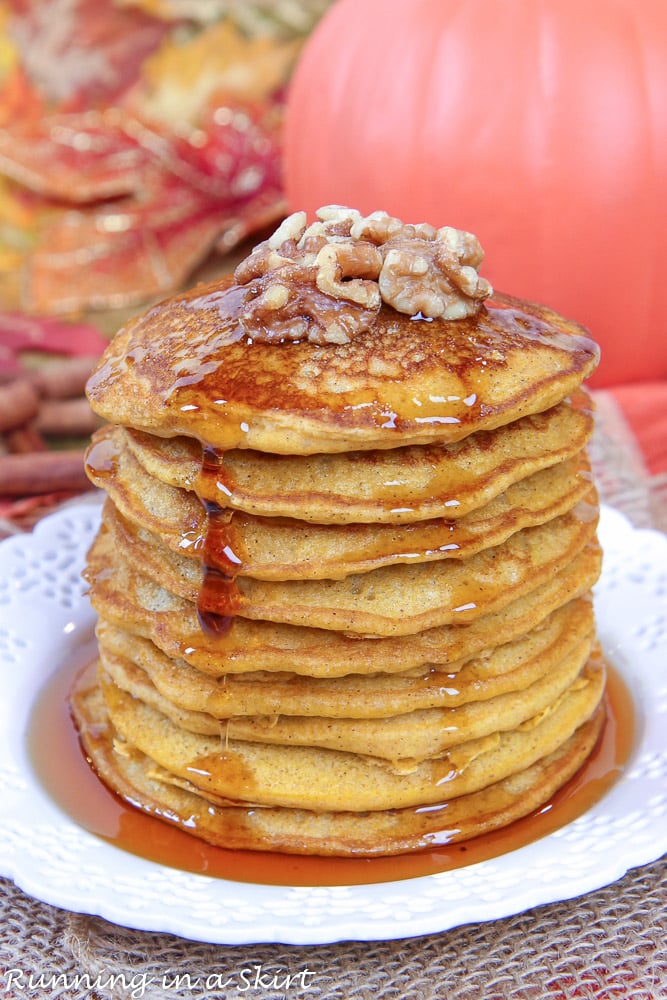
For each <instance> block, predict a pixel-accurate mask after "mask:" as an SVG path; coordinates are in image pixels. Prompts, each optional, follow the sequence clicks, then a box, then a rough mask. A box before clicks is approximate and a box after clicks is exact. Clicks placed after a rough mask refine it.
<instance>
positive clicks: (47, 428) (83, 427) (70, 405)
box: [34, 396, 100, 437]
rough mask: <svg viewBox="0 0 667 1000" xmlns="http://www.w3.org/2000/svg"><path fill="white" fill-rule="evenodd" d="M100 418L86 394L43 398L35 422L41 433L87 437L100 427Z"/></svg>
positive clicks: (36, 428)
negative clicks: (94, 411) (62, 397)
mask: <svg viewBox="0 0 667 1000" xmlns="http://www.w3.org/2000/svg"><path fill="white" fill-rule="evenodd" d="M99 425H100V420H99V418H98V417H97V415H96V414H95V413H93V411H92V410H91V408H90V404H89V402H88V400H87V399H86V398H85V396H80V397H79V398H78V399H45V400H42V402H41V404H40V407H39V410H38V412H37V417H36V419H35V422H34V427H35V430H37V431H38V432H39V433H40V434H51V435H59V436H61V437H85V436H86V435H88V434H92V433H93V431H94V430H95V429H96V428H97V427H99Z"/></svg>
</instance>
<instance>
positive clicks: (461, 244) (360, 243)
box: [235, 205, 493, 344]
mask: <svg viewBox="0 0 667 1000" xmlns="http://www.w3.org/2000/svg"><path fill="white" fill-rule="evenodd" d="M483 257H484V254H483V251H482V248H481V247H480V245H479V242H478V240H477V238H476V237H475V236H473V235H472V234H471V233H466V232H462V231H460V230H457V229H452V228H451V227H448V226H445V227H443V228H441V229H436V228H435V227H434V226H430V225H428V224H427V223H419V224H418V225H409V224H406V223H403V222H401V220H400V219H396V218H394V217H392V216H390V215H388V214H387V213H386V212H372V213H371V214H370V215H368V216H362V215H361V213H360V212H358V211H356V210H355V209H351V208H346V207H345V206H342V205H327V206H325V207H324V208H321V209H319V211H318V212H317V220H316V221H315V222H313V223H312V224H311V225H307V220H306V214H305V212H295V213H294V214H293V215H290V216H288V218H287V219H285V220H284V221H283V223H282V224H281V225H280V226H279V227H278V229H277V230H276V231H275V233H274V234H273V235H272V236H271V237H270V238H269V239H268V240H266V241H265V242H264V243H261V244H259V246H258V247H257V248H256V249H255V250H254V251H253V252H252V253H251V254H250V256H249V257H248V258H246V260H244V261H242V262H241V263H240V264H239V266H238V267H237V269H236V271H235V279H236V281H237V283H238V284H240V285H247V286H248V291H249V296H248V300H247V303H246V307H245V308H244V313H243V317H242V319H241V322H242V324H243V326H244V328H245V330H246V332H247V333H248V334H249V335H250V336H252V337H254V338H258V339H262V340H269V341H281V340H301V339H304V338H307V339H308V340H310V341H312V342H313V343H316V344H326V343H339V344H341V343H347V341H348V340H350V339H351V338H352V337H353V336H354V335H355V334H356V333H360V332H362V331H363V330H366V329H368V328H369V327H370V326H371V325H372V324H373V322H374V320H375V317H376V316H377V314H378V312H379V310H380V308H381V305H382V302H385V303H386V304H387V305H390V306H392V307H393V308H394V309H396V310H397V312H401V313H406V314H408V315H411V316H413V315H417V314H420V315H422V316H424V317H428V318H433V319H435V318H441V319H445V320H453V319H461V318H463V317H465V316H469V315H471V314H472V313H474V312H475V311H477V310H478V309H479V308H480V306H481V303H482V301H483V300H484V299H485V298H487V297H488V296H489V295H491V294H492V292H493V289H492V288H491V286H490V285H489V283H488V281H486V279H484V278H480V276H479V274H478V273H477V269H478V267H479V265H480V264H481V262H482V259H483Z"/></svg>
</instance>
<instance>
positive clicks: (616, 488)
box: [0, 393, 667, 1000]
mask: <svg viewBox="0 0 667 1000" xmlns="http://www.w3.org/2000/svg"><path fill="white" fill-rule="evenodd" d="M592 458H593V464H594V468H595V473H596V477H597V480H598V483H599V485H600V488H601V493H602V496H603V499H604V500H605V501H606V502H608V503H612V504H613V505H614V506H616V507H618V508H619V509H621V510H623V511H624V512H625V513H626V514H627V516H628V517H629V518H630V519H631V520H632V521H633V523H634V524H635V525H636V526H637V527H649V526H655V527H660V528H662V529H663V530H665V529H667V503H666V502H665V501H666V500H667V482H665V479H664V477H662V478H658V479H651V478H650V477H649V475H648V473H647V471H646V468H645V466H644V463H643V461H642V459H641V456H640V455H639V454H638V452H637V449H636V447H635V444H634V441H633V438H632V435H631V433H630V431H629V429H628V427H627V425H626V424H625V421H624V419H623V416H622V413H621V412H620V411H619V409H618V408H617V407H616V405H615V403H614V400H613V397H612V396H611V395H610V394H606V393H599V394H598V426H597V431H596V435H595V438H594V441H593V444H592ZM555 863H556V862H555ZM0 914H1V923H0V998H1V1000H22V998H26V1000H27V998H31V1000H42V998H44V1000H55V998H58V1000H127V998H145V1000H210V998H220V1000H233V998H239V997H244V996H247V997H251V998H253V1000H279V998H280V1000H287V998H302V997H313V998H318V1000H385V998H386V1000H390V998H391V1000H404V998H405V1000H413V998H414V1000H430V998H434V1000H435V998H438V1000H496V998H497V1000H501V998H502V1000H504V998H521V1000H523V998H525V1000H569V998H573V1000H574V998H577V1000H579V998H586V1000H588V998H591V1000H612V998H614V1000H622V998H632V1000H659V998H667V949H666V947H665V942H666V941H667V858H663V859H662V860H658V861H656V862H655V863H653V864H650V865H646V866H644V867H642V868H639V869H636V870H633V871H631V872H629V873H627V874H626V875H625V877H624V878H622V879H621V880H620V881H618V882H616V883H614V884H613V885H610V886H607V887H604V888H601V889H599V890H597V891H596V892H592V893H589V894H587V895H585V896H583V897H580V898H577V899H573V900H567V901H564V902H559V903H552V904H549V905H545V906H540V907H537V908H535V909H533V910H530V911H528V912H524V913H520V914H517V915H515V916H512V917H507V918H504V919H502V920H495V921H491V922H489V923H482V924H470V925H466V926H463V927H458V928H454V929H452V930H449V931H447V932H443V933H441V934H431V935H427V936H421V937H415V938H406V939H402V940H398V941H383V942H373V943H360V942H347V943H337V944H331V945H326V946H286V945H272V944H262V945H248V946H220V945H207V944H201V943H197V942H191V941H186V940H183V939H181V938H178V937H175V936H173V935H170V934H158V933H149V932H140V931H134V930H129V929H127V928H123V927H119V926H116V925H114V924H111V923H108V922H107V921H105V920H102V919H100V918H98V917H90V916H87V915H82V914H73V913H69V912H67V911H64V910H60V909H58V908H56V907H52V906H48V905H47V904H45V903H42V902H39V901H37V900H34V899H32V898H30V897H29V896H27V895H25V894H24V893H23V892H22V891H21V890H19V889H18V888H17V887H16V886H15V885H14V884H13V883H12V882H11V881H9V880H6V879H0Z"/></svg>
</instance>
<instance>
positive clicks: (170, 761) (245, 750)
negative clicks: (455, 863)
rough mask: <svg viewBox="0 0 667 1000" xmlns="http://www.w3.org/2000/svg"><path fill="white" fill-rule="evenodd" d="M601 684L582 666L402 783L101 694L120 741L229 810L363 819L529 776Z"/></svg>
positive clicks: (395, 776)
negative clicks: (239, 807)
mask: <svg viewBox="0 0 667 1000" xmlns="http://www.w3.org/2000/svg"><path fill="white" fill-rule="evenodd" d="M604 680H605V672H604V668H603V667H602V666H601V665H600V664H599V663H595V662H593V661H589V663H588V664H587V666H586V667H585V668H584V670H583V671H582V672H581V673H580V675H579V676H578V677H577V679H576V680H575V681H574V682H573V683H572V684H571V685H570V686H569V687H568V688H567V690H566V691H565V693H564V694H563V695H562V696H561V697H560V698H559V699H558V701H557V702H556V703H555V705H553V706H552V707H551V709H550V710H548V711H546V712H542V713H540V715H538V716H537V717H536V718H535V719H530V720H528V721H526V722H524V723H522V724H521V725H520V726H518V727H517V728H516V729H514V730H512V731H511V732H508V733H494V734H493V735H492V736H488V737H482V738H479V739H471V740H469V741H466V742H463V743H460V744H458V745H457V746H456V747H455V748H453V749H452V750H450V751H449V752H447V753H446V754H444V755H443V756H442V757H436V758H432V759H429V760H425V761H423V762H421V763H419V764H417V765H415V766H412V765H411V766H410V767H409V769H408V770H407V773H406V771H405V769H403V768H401V767H400V765H399V767H398V768H395V767H394V766H393V765H391V764H389V763H386V762H384V763H383V762H382V761H380V760H378V759H377V758H370V757H362V756H360V755H358V754H353V753H347V752H343V751H338V750H321V749H319V748H313V747H303V746H289V747H285V746H272V745H268V744H262V743H253V742H246V741H242V740H235V741H234V742H233V744H231V745H227V743H226V742H225V740H224V739H222V738H221V737H220V736H215V737H211V736H203V735H200V734H195V733H192V732H190V731H188V730H186V729H183V728H181V727H180V726H176V725H174V723H172V722H171V721H170V720H169V719H167V717H166V716H164V715H162V714H161V713H160V712H158V711H156V710H155V709H154V708H152V707H151V706H149V705H147V704H146V703H144V702H141V701H139V700H138V699H136V698H133V697H132V696H131V695H128V694H127V693H126V692H124V691H122V690H121V689H120V688H119V687H118V686H117V685H115V684H114V683H113V681H111V680H110V679H109V678H108V676H107V675H106V674H104V673H102V674H101V676H100V686H101V688H102V692H103V694H104V699H105V701H106V704H107V711H108V713H109V717H110V720H111V722H112V725H113V727H114V730H115V731H116V733H117V734H118V735H119V736H120V738H121V739H123V740H125V741H126V742H127V743H129V744H130V746H132V747H136V748H137V749H138V750H140V751H141V752H142V753H145V754H146V755H147V756H149V757H150V758H151V760H153V761H154V762H155V763H156V764H158V765H159V766H161V767H164V768H165V769H166V770H167V771H170V772H172V773H174V774H175V775H177V777H179V778H183V779H186V780H187V781H189V782H191V783H192V784H193V785H194V786H195V787H196V788H198V789H199V790H200V791H201V792H203V793H211V794H213V795H215V796H216V798H218V799H224V800H225V801H227V802H230V803H232V802H233V803H239V802H246V803H248V804H252V805H254V804H257V805H269V806H271V805H278V806H285V807H288V808H293V809H312V810H331V811H334V812H335V811H344V812H345V811H352V812H364V811H366V810H367V809H370V810H377V809H400V808H405V807H408V806H423V805H427V804H431V803H435V802H440V801H446V800H448V799H451V798H456V797H458V796H459V795H466V794H469V793H470V792H475V791H478V790H480V789H481V788H484V787H486V786H488V785H490V784H494V783H495V782H497V781H501V780H502V779H503V778H506V777H508V776H509V775H510V774H513V773H516V771H521V770H523V769H525V768H526V767H530V766H531V764H534V763H536V762H537V761H538V760H539V759H540V758H542V757H545V756H548V755H549V754H550V753H553V752H554V751H555V750H556V749H557V748H558V747H559V746H560V745H562V744H563V743H564V742H565V741H566V740H567V739H569V737H570V736H571V735H572V733H573V732H575V730H576V729H577V728H578V727H579V726H580V725H581V724H582V723H584V722H585V721H586V720H587V719H588V718H590V716H591V715H592V714H593V713H594V711H595V709H596V708H597V706H598V704H599V703H600V701H601V698H602V695H603V690H604ZM324 776H325V777H324ZM323 777H324V780H323Z"/></svg>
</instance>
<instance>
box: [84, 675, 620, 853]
mask: <svg viewBox="0 0 667 1000" xmlns="http://www.w3.org/2000/svg"><path fill="white" fill-rule="evenodd" d="M72 710H73V712H74V716H75V719H76V722H77V726H78V728H79V731H80V733H81V736H82V740H83V743H84V746H85V748H86V752H87V753H88V754H89V756H90V758H91V759H92V761H93V763H94V766H95V768H96V770H97V772H98V774H99V775H100V776H101V778H102V779H103V780H104V781H105V782H106V783H107V784H108V785H109V786H110V787H112V788H114V789H116V790H117V792H118V794H119V795H120V796H121V797H122V798H123V799H125V800H126V801H129V802H132V803H133V804H134V805H135V806H136V807H138V808H140V809H143V810H144V811H145V812H147V813H148V814H149V815H151V816H160V817H161V819H163V820H164V821H166V822H168V823H171V824H173V825H175V826H179V827H180V828H181V829H183V830H185V831H186V832H188V833H192V831H193V829H194V830H195V831H196V834H197V836H198V837H200V838H202V839H204V840H206V841H208V842H209V843H211V844H214V845H217V846H219V847H227V848H231V849H235V850H270V851H276V852H284V853H287V854H319V855H325V856H327V855H333V856H348V857H349V856H359V857H373V856H378V855H396V854H403V853H407V852H411V851H415V850H419V849H422V848H428V847H434V846H437V845H445V844H451V843H456V842H458V841H462V840H468V839H470V838H472V837H475V836H478V835H480V834H482V833H488V832H489V831H491V830H495V829H498V828H499V827H502V826H506V825H507V824H509V823H511V822H513V821H514V820H517V819H520V818H521V817H522V816H526V815H528V814H529V813H531V812H532V811H533V810H534V809H537V808H539V807H540V806H542V805H543V804H544V803H545V802H547V801H548V800H549V799H550V798H551V796H552V795H553V794H554V793H555V792H556V791H557V790H558V789H559V788H561V787H562V786H563V785H564V784H565V783H566V782H567V781H568V780H569V779H570V778H571V777H572V776H573V775H574V774H575V773H576V771H577V770H578V769H579V768H580V767H581V765H582V764H583V763H584V761H585V760H586V758H587V757H588V756H589V754H590V753H591V751H592V749H593V747H594V746H595V743H596V741H597V739H598V738H599V734H600V731H601V728H602V725H603V722H604V706H602V705H601V706H600V708H599V709H598V710H597V711H596V712H595V713H594V715H593V716H592V717H591V718H590V719H589V720H588V721H587V722H585V723H584V724H583V725H582V726H580V727H579V729H577V730H576V731H575V733H574V734H573V735H572V736H571V737H570V738H569V739H568V740H567V741H566V742H565V743H563V744H562V745H561V746H560V747H559V748H558V750H556V751H555V752H554V753H552V754H550V755H549V756H547V757H544V758H542V759H541V760H539V761H537V762H536V763H535V764H533V765H531V767H529V768H526V769H524V770H523V771H521V772H518V773H516V774H513V775H511V776H510V777H508V778H505V779H504V780H503V781H499V782H496V783H495V784H494V785H491V786H488V787H487V788H485V789H483V790H482V791H480V792H474V793H472V794H469V795H463V796H460V797H458V798H455V799H451V800H449V801H447V802H444V803H441V804H437V805H432V806H430V807H429V808H427V809H419V808H417V809H391V810H383V811H380V812H366V813H357V812H335V813H334V812H331V811H326V810H323V811H318V812H309V811H306V810H298V809H284V808H279V807H278V808H276V807H273V808H266V807H264V808H261V809H258V808H248V807H244V806H240V807H239V806H224V805H220V804H217V803H214V802H211V801H210V799H209V798H204V797H203V796H202V795H201V793H200V791H199V790H198V789H197V788H195V786H194V785H192V784H191V783H190V782H188V781H187V780H186V781H178V780H177V779H175V777H174V775H173V774H171V773H170V772H168V771H166V770H164V769H162V768H159V767H157V766H156V765H155V764H154V762H153V761H152V760H151V759H150V758H149V757H147V756H146V755H145V754H142V753H141V752H140V751H138V750H137V749H136V748H135V747H129V746H128V745H126V744H120V743H118V742H117V741H116V737H115V734H114V732H113V730H112V728H111V726H110V724H109V721H108V715H107V711H106V705H105V703H104V699H103V697H102V694H101V691H100V689H99V687H98V686H97V685H95V686H93V687H87V686H85V685H80V686H79V687H78V689H77V690H76V691H75V692H74V696H73V699H72Z"/></svg>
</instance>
